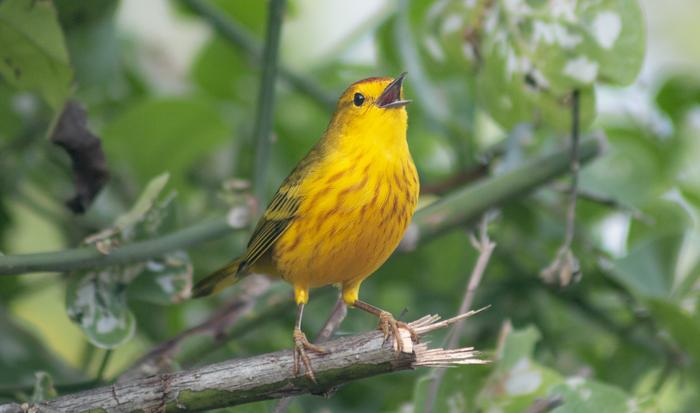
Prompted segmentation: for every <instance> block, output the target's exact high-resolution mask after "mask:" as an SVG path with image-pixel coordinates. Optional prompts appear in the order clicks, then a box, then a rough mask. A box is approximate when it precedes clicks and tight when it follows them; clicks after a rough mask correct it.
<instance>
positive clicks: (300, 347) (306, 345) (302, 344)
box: [293, 303, 326, 383]
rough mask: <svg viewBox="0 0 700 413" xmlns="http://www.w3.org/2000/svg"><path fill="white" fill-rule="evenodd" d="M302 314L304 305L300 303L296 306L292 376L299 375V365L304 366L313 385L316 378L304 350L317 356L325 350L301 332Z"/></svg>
mask: <svg viewBox="0 0 700 413" xmlns="http://www.w3.org/2000/svg"><path fill="white" fill-rule="evenodd" d="M303 314H304V304H303V303H300V304H298V305H297V321H296V323H295V324H294V367H293V372H294V375H295V376H296V375H298V374H299V370H300V366H301V363H303V364H304V369H305V370H306V375H307V376H308V377H309V378H310V379H311V380H312V381H313V382H314V383H315V382H316V376H314V371H313V369H312V368H311V360H309V356H308V355H307V354H306V350H309V351H312V352H314V353H318V354H325V353H326V350H325V349H324V348H323V347H319V346H317V345H315V344H312V343H310V342H309V340H308V339H307V338H306V334H304V332H303V331H301V318H302V316H303Z"/></svg>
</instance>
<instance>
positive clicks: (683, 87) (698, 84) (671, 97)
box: [656, 75, 700, 123]
mask: <svg viewBox="0 0 700 413" xmlns="http://www.w3.org/2000/svg"><path fill="white" fill-rule="evenodd" d="M656 103H657V105H659V109H661V110H662V111H664V113H666V114H667V115H668V116H669V117H671V119H673V120H674V122H676V123H678V122H679V120H680V119H682V118H683V116H684V115H685V114H686V113H687V111H688V110H689V109H692V108H693V107H695V106H698V105H700V77H698V76H697V75H675V76H672V77H670V78H669V79H667V80H666V81H665V82H664V83H663V85H662V86H661V88H660V89H659V92H658V93H657V95H656Z"/></svg>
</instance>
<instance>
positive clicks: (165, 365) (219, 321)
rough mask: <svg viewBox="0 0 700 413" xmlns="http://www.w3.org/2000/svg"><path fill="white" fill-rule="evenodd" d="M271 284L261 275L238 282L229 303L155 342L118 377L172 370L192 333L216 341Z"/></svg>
mask: <svg viewBox="0 0 700 413" xmlns="http://www.w3.org/2000/svg"><path fill="white" fill-rule="evenodd" d="M270 285H271V282H270V281H269V280H268V279H267V278H266V277H263V276H251V277H248V278H246V279H245V280H243V281H242V282H241V285H240V289H239V291H238V293H237V294H236V295H235V296H234V298H233V299H232V300H231V301H230V302H229V303H228V304H226V305H224V306H222V307H221V308H219V309H218V310H217V311H216V312H214V313H213V314H212V315H211V316H210V317H208V318H207V319H206V320H204V321H203V322H201V323H199V324H197V325H195V326H194V327H191V328H189V329H187V330H185V331H183V332H181V333H180V334H178V335H177V336H175V337H173V338H171V339H170V340H167V341H164V342H162V343H160V344H158V345H157V346H155V347H154V348H153V349H151V351H149V352H148V353H146V354H145V355H144V356H142V357H141V358H139V359H138V360H137V361H136V362H135V363H134V364H133V365H132V366H131V367H129V368H128V369H127V370H126V371H125V372H124V373H122V374H121V375H120V377H119V381H121V382H123V381H127V380H133V379H135V378H140V377H145V376H150V375H153V374H157V373H161V372H164V371H171V370H172V368H173V366H172V364H173V361H174V359H175V353H176V352H177V351H178V350H179V348H180V347H181V346H182V344H183V343H184V342H185V341H186V340H187V339H189V338H191V337H194V336H198V335H203V334H207V335H211V336H212V337H214V339H215V341H216V340H217V339H218V340H221V339H222V338H223V337H225V332H226V331H227V330H228V329H229V328H230V327H231V325H233V324H234V323H236V322H237V321H238V320H240V319H241V318H242V317H243V316H244V315H246V314H247V313H249V312H250V311H251V310H252V309H253V308H254V306H255V303H256V301H257V299H258V298H259V297H260V296H261V295H263V294H264V293H266V292H267V291H268V290H269V289H270Z"/></svg>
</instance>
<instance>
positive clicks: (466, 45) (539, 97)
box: [424, 0, 645, 129]
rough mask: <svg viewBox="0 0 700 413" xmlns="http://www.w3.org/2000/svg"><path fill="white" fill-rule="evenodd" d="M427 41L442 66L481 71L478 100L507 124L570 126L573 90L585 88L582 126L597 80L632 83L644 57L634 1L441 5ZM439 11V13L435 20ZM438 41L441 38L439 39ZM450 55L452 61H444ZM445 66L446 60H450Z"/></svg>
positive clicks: (433, 10)
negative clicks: (459, 64) (454, 63)
mask: <svg viewBox="0 0 700 413" xmlns="http://www.w3.org/2000/svg"><path fill="white" fill-rule="evenodd" d="M425 15H427V16H429V17H428V18H427V20H428V23H429V25H430V26H431V28H432V30H430V31H429V32H428V33H426V36H424V38H425V39H432V41H431V42H426V43H429V44H428V45H427V49H428V50H432V51H433V53H432V54H433V56H434V57H435V60H437V61H438V64H439V63H440V61H441V60H442V61H443V62H447V61H457V62H459V61H462V62H464V64H465V68H474V69H476V70H478V74H477V88H478V95H479V96H480V97H481V98H480V100H481V101H482V104H483V105H484V107H485V109H486V110H487V111H488V112H489V114H490V115H491V116H492V117H493V118H494V119H495V120H496V121H497V122H498V123H500V124H501V125H502V126H504V127H505V128H507V129H510V128H512V127H514V126H515V125H517V124H518V123H521V122H533V121H534V122H538V121H543V122H545V123H547V124H550V125H553V126H554V127H556V128H557V129H564V128H568V126H569V124H570V120H569V117H570V116H569V114H568V112H569V111H570V110H569V109H568V108H569V107H570V102H569V101H570V93H571V91H573V90H574V89H580V90H581V91H582V105H581V109H582V110H581V121H582V122H581V123H582V125H584V126H585V125H587V124H589V123H590V122H591V121H592V119H593V116H594V114H595V103H594V102H595V100H594V97H595V94H594V91H593V89H592V87H593V86H594V85H595V84H596V83H597V82H602V83H609V84H615V85H626V84H629V83H631V82H632V81H633V80H634V79H635V77H636V76H637V74H638V73H639V70H640V69H641V64H642V62H643V58H644V48H645V38H644V25H643V19H642V15H641V10H640V8H639V4H638V3H637V0H623V1H617V0H602V1H598V0H579V1H575V2H574V1H562V2H560V3H558V4H557V5H556V6H554V5H551V4H550V3H549V2H545V1H510V2H457V1H451V2H443V3H441V4H440V6H435V7H432V8H431V9H430V10H429V12H427V13H425ZM436 16H437V17H436ZM436 39H441V40H442V43H440V42H438V41H437V40H436ZM446 57H448V58H446ZM445 64H446V63H445Z"/></svg>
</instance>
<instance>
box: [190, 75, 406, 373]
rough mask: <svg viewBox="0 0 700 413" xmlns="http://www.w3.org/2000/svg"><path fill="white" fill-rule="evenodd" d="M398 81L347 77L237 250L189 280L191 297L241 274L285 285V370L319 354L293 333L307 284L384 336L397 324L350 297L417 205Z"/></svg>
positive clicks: (306, 295)
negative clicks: (368, 320) (373, 323)
mask: <svg viewBox="0 0 700 413" xmlns="http://www.w3.org/2000/svg"><path fill="white" fill-rule="evenodd" d="M405 75H406V73H402V74H401V75H400V76H399V77H398V78H396V79H391V78H386V77H372V78H368V79H364V80H360V81H358V82H355V83H353V84H352V85H350V87H348V88H347V89H346V90H345V92H344V93H343V94H342V96H341V97H340V99H339V100H338V105H337V108H336V111H335V114H334V115H333V118H332V119H331V121H330V123H329V125H328V128H327V129H326V131H325V133H324V134H323V136H322V137H321V139H320V140H319V142H318V143H317V144H316V145H315V146H314V147H313V148H312V149H311V150H310V151H309V153H308V154H307V155H306V156H305V157H304V159H302V160H301V162H299V164H298V165H297V166H296V167H295V168H294V170H293V171H292V173H291V174H290V175H289V176H288V177H287V178H286V179H285V180H284V182H282V185H281V186H280V188H279V189H278V190H277V193H276V194H275V196H274V197H273V199H272V201H271V202H270V204H269V205H268V207H267V210H266V211H265V213H264V214H263V216H262V218H261V219H260V221H259V222H258V224H257V226H256V227H255V230H254V231H253V235H252V236H251V238H250V241H249V243H248V247H247V249H246V251H245V253H244V254H243V255H242V256H241V257H239V258H237V259H235V260H234V261H232V262H231V263H229V264H228V265H226V266H225V267H223V268H222V269H220V270H218V271H216V272H215V273H213V274H211V275H210V276H208V277H206V278H204V279H203V280H201V281H200V282H199V283H197V284H196V285H195V286H194V289H193V296H194V297H201V296H205V295H209V294H211V293H214V292H217V291H220V290H221V289H223V288H224V287H227V286H229V285H231V284H233V283H234V282H235V281H237V280H238V279H239V278H240V277H242V276H244V275H247V274H249V273H251V272H254V273H263V274H268V275H272V276H277V277H280V278H282V279H283V280H285V281H287V282H288V283H290V284H292V286H293V287H294V297H295V300H296V303H297V318H296V324H295V326H294V359H295V363H294V373H295V374H298V372H299V368H300V365H299V364H300V363H299V361H301V362H303V363H304V367H305V369H306V372H307V375H308V376H309V377H310V378H311V379H312V380H315V379H314V375H313V370H312V369H311V363H310V362H309V358H308V356H307V354H306V350H309V351H313V352H317V353H324V352H325V351H324V350H323V349H322V348H320V347H318V346H315V345H313V344H311V343H309V341H308V340H307V338H306V336H305V335H304V333H303V332H302V331H301V319H302V314H303V310H304V305H305V304H306V303H307V302H308V300H309V289H311V288H316V287H322V286H325V285H330V284H336V285H338V286H339V287H340V288H341V290H342V296H343V300H344V301H345V303H346V304H347V305H348V306H351V307H355V308H358V309H361V310H364V311H367V312H369V313H371V314H374V315H375V316H377V317H379V320H380V324H379V326H380V328H381V330H382V331H383V332H384V335H385V337H388V336H389V334H392V335H393V336H394V339H395V340H396V342H397V348H398V349H399V351H401V349H402V346H401V340H400V338H399V336H398V327H402V328H406V329H408V330H409V331H411V333H412V336H413V337H414V338H415V334H414V333H413V331H412V330H411V329H410V328H409V327H408V326H407V325H406V324H405V323H402V322H399V321H396V319H395V318H394V317H393V316H392V315H391V314H390V313H388V312H386V311H383V310H381V309H379V308H377V307H374V306H372V305H370V304H368V303H365V302H363V301H361V300H359V299H358V293H359V289H360V284H361V283H362V281H363V280H364V279H365V278H367V277H368V276H370V275H371V274H372V273H373V272H374V271H376V270H377V268H379V267H380V266H381V265H382V264H383V263H384V262H385V261H386V260H387V258H389V256H390V255H391V253H392V252H393V251H394V249H395V248H396V247H397V246H398V244H399V241H400V240H401V238H402V236H403V233H404V231H405V230H406V227H407V226H408V224H409V222H410V221H411V217H412V216H413V212H414V210H415V208H416V203H417V201H418V192H419V183H418V173H417V172H416V167H415V165H414V164H413V159H412V158H411V154H410V152H409V149H408V143H407V142H406V130H407V124H408V115H407V113H406V108H405V106H406V105H407V104H408V103H409V102H410V101H408V100H404V99H403V93H402V84H403V80H404V77H405Z"/></svg>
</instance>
